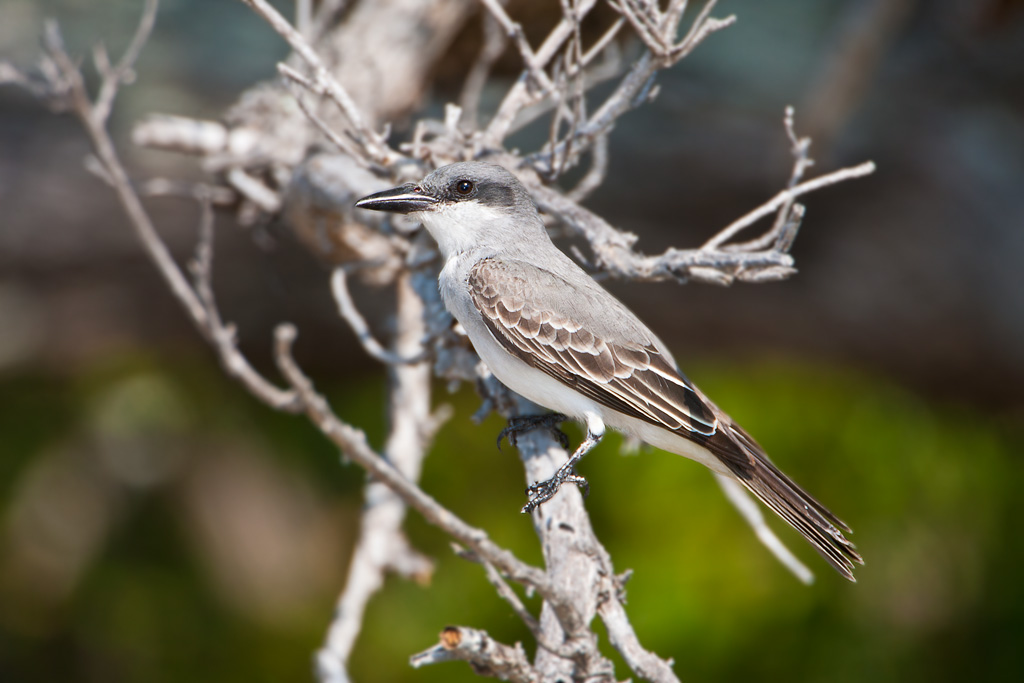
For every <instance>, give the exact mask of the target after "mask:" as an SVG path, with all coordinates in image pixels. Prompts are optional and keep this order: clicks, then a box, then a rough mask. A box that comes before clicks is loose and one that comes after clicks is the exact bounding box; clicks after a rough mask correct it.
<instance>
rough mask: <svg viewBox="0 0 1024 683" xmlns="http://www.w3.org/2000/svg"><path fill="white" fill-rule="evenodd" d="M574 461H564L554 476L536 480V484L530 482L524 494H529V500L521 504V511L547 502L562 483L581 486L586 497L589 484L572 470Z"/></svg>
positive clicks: (531, 510)
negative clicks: (564, 463)
mask: <svg viewBox="0 0 1024 683" xmlns="http://www.w3.org/2000/svg"><path fill="white" fill-rule="evenodd" d="M574 464H575V463H566V465H563V466H562V467H560V468H559V469H558V471H557V472H555V476H553V477H551V478H550V479H545V480H544V481H538V482H537V483H536V484H530V486H529V487H528V488H527V489H526V495H527V496H529V500H528V501H527V502H526V505H524V506H523V509H522V512H533V511H534V510H536V509H537V508H538V507H540V506H541V505H542V504H543V503H546V502H548V501H549V500H551V499H552V498H554V496H555V494H556V493H558V489H560V488H561V487H562V484H576V485H577V486H582V487H583V497H584V498H586V497H587V496H589V495H590V484H589V483H587V480H586V479H584V478H583V477H581V476H580V475H578V474H576V472H574V471H573V467H572V465H574Z"/></svg>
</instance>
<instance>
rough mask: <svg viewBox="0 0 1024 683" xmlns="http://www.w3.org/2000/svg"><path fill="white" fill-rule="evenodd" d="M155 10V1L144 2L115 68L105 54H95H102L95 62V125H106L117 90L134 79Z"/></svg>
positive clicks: (150, 31)
mask: <svg viewBox="0 0 1024 683" xmlns="http://www.w3.org/2000/svg"><path fill="white" fill-rule="evenodd" d="M156 9H157V0H146V5H145V7H144V8H143V10H142V19H141V20H140V21H139V26H138V28H137V29H136V30H135V35H133V36H132V40H131V42H130V43H129V44H128V48H127V49H126V50H125V51H124V54H123V55H121V59H120V60H118V62H117V66H115V67H111V66H110V62H109V60H108V59H106V52H97V54H102V55H103V58H102V60H99V59H98V60H96V70H97V71H98V72H99V74H100V90H99V94H98V95H97V96H96V101H95V103H94V104H93V112H92V115H93V116H94V117H95V124H96V125H98V126H103V125H105V124H106V122H107V119H108V118H109V117H110V109H111V107H113V105H114V98H115V97H116V96H117V89H118V88H119V87H120V86H121V85H122V84H127V83H130V82H131V81H132V80H133V79H134V77H135V75H134V66H135V62H136V60H137V59H138V58H139V53H141V52H142V47H143V46H144V45H145V44H146V41H147V40H149V34H150V33H152V31H153V24H154V23H155V22H156Z"/></svg>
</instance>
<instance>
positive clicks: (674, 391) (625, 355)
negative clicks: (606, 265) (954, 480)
mask: <svg viewBox="0 0 1024 683" xmlns="http://www.w3.org/2000/svg"><path fill="white" fill-rule="evenodd" d="M468 284H469V293H470V298H471V299H472V301H473V303H474V305H475V306H476V307H477V309H478V310H479V311H480V313H481V314H482V316H483V319H484V322H485V324H486V325H487V328H488V329H489V330H490V332H491V334H492V335H493V336H494V338H495V339H496V340H497V341H498V343H500V344H501V345H502V346H503V347H504V348H505V349H506V350H507V351H508V352H509V353H511V354H512V355H514V356H516V357H517V358H519V359H520V360H522V361H524V362H525V363H527V364H529V365H531V366H533V367H535V368H537V369H539V370H541V371H542V372H545V373H547V374H548V375H551V376H552V377H554V378H555V379H557V380H559V381H561V382H563V383H565V384H567V385H569V386H572V387H573V388H575V389H576V390H577V391H579V392H580V393H581V394H584V395H586V396H588V397H590V398H591V399H593V400H594V401H597V402H598V403H600V404H601V405H604V406H607V407H609V408H612V409H614V410H617V411H619V412H620V413H624V414H626V415H629V416H631V417H635V418H637V419H640V420H643V421H645V422H649V423H651V424H654V425H657V426H660V427H664V428H665V429H669V430H671V431H673V432H676V433H677V434H679V435H680V436H683V437H686V438H688V439H691V440H692V441H695V442H697V443H699V444H701V445H702V446H704V447H705V448H707V449H708V450H709V451H710V452H711V453H713V454H714V455H715V456H717V457H718V458H719V460H721V461H722V463H723V464H725V465H726V467H728V468H729V470H730V471H731V472H732V473H733V474H734V475H735V477H736V478H737V480H739V481H740V483H742V484H743V485H744V486H746V487H747V489H748V490H750V492H751V493H753V494H754V495H755V496H757V497H758V498H759V499H760V500H761V501H762V502H763V503H765V504H766V505H767V506H768V507H769V508H771V509H772V510H774V511H775V512H776V513H777V514H778V515H779V516H780V517H782V518H783V519H784V520H786V522H788V523H789V524H790V525H792V526H793V527H794V528H795V529H796V530H797V531H799V532H800V533H801V534H803V536H804V537H805V538H807V540H808V541H810V542H811V544H812V545H813V546H814V547H815V549H817V551H818V552H819V553H821V555H822V556H823V557H824V558H825V559H826V560H828V561H829V563H830V564H832V566H833V567H835V569H836V570H837V571H839V573H840V574H842V575H843V576H845V577H846V578H848V579H850V580H851V581H853V580H854V577H853V572H852V570H853V567H854V564H855V563H856V564H863V560H862V559H861V557H860V555H859V554H858V553H857V551H856V549H855V547H854V546H853V544H851V543H850V542H849V541H848V540H846V538H845V537H844V536H843V533H842V532H843V531H849V530H850V529H849V527H848V526H846V524H844V523H843V522H842V520H840V519H839V518H838V517H836V516H835V515H834V514H832V512H830V511H829V510H828V509H827V508H826V507H825V506H824V505H822V504H821V503H819V502H818V501H817V500H815V499H814V497H812V496H811V495H810V494H808V493H807V492H806V491H804V490H803V489H802V488H800V487H799V486H798V485H797V484H796V483H795V482H793V480H791V479H790V478H789V477H788V476H786V475H785V474H784V473H783V472H782V471H780V470H779V469H778V468H777V467H776V466H775V465H774V464H773V463H772V462H771V460H770V459H769V458H768V455H767V454H766V453H765V452H764V449H763V448H761V446H760V445H759V444H758V443H757V442H756V441H754V439H753V438H751V437H750V435H749V434H747V433H746V432H745V431H744V430H743V429H742V428H741V427H740V426H739V425H737V424H736V423H734V422H733V421H732V419H730V418H729V416H728V415H726V414H725V413H723V412H722V411H721V410H719V409H718V408H717V407H716V406H715V405H714V404H713V403H711V401H709V400H708V399H707V398H705V397H704V395H703V394H702V393H701V392H700V391H699V390H698V389H697V388H696V387H694V386H693V385H692V384H691V383H690V381H689V380H687V379H686V377H684V376H683V375H682V374H681V373H680V372H679V370H678V369H677V368H676V367H675V365H674V364H673V363H672V361H671V360H670V359H668V358H666V356H665V354H663V353H662V352H661V351H659V349H658V346H659V344H658V343H657V342H656V341H655V339H654V336H653V335H652V334H651V333H650V332H648V331H647V330H646V328H645V327H644V326H643V325H642V324H641V323H640V322H639V321H637V320H636V318H635V317H634V316H633V315H632V313H630V312H629V311H628V309H626V308H625V307H624V306H622V304H620V303H619V302H618V301H617V300H616V299H614V298H613V297H612V296H611V295H610V294H608V293H607V292H605V291H604V290H602V289H600V287H597V286H596V285H593V284H592V283H591V284H589V285H588V284H587V282H586V281H582V280H581V281H580V282H577V283H576V284H575V285H573V284H570V283H569V282H568V281H566V280H565V279H563V278H562V277H560V276H557V275H554V274H553V273H550V272H548V271H546V270H543V269H541V268H537V267H536V266H531V265H530V264H527V263H523V262H521V261H511V260H499V259H494V258H489V259H484V260H482V261H480V262H479V263H477V264H476V265H475V266H473V268H472V269H470V271H469V277H468Z"/></svg>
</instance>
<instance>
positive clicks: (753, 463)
mask: <svg viewBox="0 0 1024 683" xmlns="http://www.w3.org/2000/svg"><path fill="white" fill-rule="evenodd" d="M722 427H723V429H721V430H720V431H719V432H718V433H717V434H715V435H714V436H712V437H711V438H710V439H708V440H707V441H706V442H705V446H706V447H707V448H709V449H710V450H711V451H712V452H714V453H715V454H716V455H718V456H720V457H721V458H722V460H723V462H724V463H725V464H726V465H727V466H728V467H729V470H730V471H731V472H732V473H733V475H735V477H736V479H737V480H739V482H740V483H741V484H743V485H744V486H745V487H747V489H748V490H749V491H750V492H751V493H753V494H754V495H755V496H757V498H758V499H759V500H760V501H761V502H762V503H764V504H765V505H767V506H768V507H769V508H771V509H772V510H773V511H774V512H775V513H776V514H777V515H778V516H779V517H781V518H782V519H784V520H786V522H787V523H788V524H789V525H790V526H792V527H793V528H794V529H796V530H797V531H799V532H800V533H801V534H802V535H803V537H804V538H806V539H807V540H808V541H809V542H810V543H811V545H813V546H814V549H815V550H817V551H818V552H819V553H820V554H821V556H822V557H824V558H825V559H826V560H828V562H829V564H831V565H832V566H833V567H834V568H835V570H836V571H837V572H839V573H840V574H842V575H843V576H844V577H846V578H847V579H849V580H850V581H856V580H857V579H856V578H854V576H853V569H854V564H855V563H856V564H864V560H863V559H862V558H861V556H860V554H859V553H857V549H856V546H854V545H853V544H852V543H850V542H849V541H848V540H846V538H845V537H844V536H843V531H846V532H850V527H848V526H847V525H846V524H844V523H843V521H842V520H840V519H839V518H838V517H836V516H835V515H834V514H832V513H831V512H830V511H829V510H828V508H826V507H825V506H824V505H822V504H821V503H819V502H818V501H817V500H815V499H814V498H813V497H812V496H811V495H810V494H808V493H807V492H806V491H804V490H803V489H802V488H800V487H799V486H798V485H797V484H796V483H795V482H794V481H793V480H792V479H790V478H789V477H787V476H786V475H785V474H783V473H782V471H780V470H779V468H777V467H776V466H775V465H774V464H772V462H771V460H769V459H768V456H767V455H766V454H765V452H764V450H763V449H762V448H761V447H760V446H759V445H758V444H757V442H756V441H754V440H753V439H752V438H750V435H749V434H747V433H746V432H745V431H743V429H742V428H740V427H739V426H737V425H733V424H728V423H725V422H724V421H723V424H722Z"/></svg>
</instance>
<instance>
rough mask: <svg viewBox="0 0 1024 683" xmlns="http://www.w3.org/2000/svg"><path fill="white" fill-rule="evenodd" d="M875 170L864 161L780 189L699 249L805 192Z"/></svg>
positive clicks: (710, 246)
mask: <svg viewBox="0 0 1024 683" xmlns="http://www.w3.org/2000/svg"><path fill="white" fill-rule="evenodd" d="M874 172H875V164H874V162H873V161H865V162H864V163H862V164H857V165H856V166H850V167H847V168H841V169H839V170H838V171H833V172H832V173H827V174H825V175H823V176H818V177H817V178H815V179H814V180H808V181H806V182H803V183H800V184H799V185H796V186H794V187H791V188H787V189H785V190H782V191H781V192H779V193H778V194H777V195H775V196H774V197H772V198H771V199H770V200H768V201H767V202H765V203H764V204H762V205H761V206H759V207H757V208H756V209H754V210H753V211H751V212H750V213H748V214H746V215H745V216H742V217H740V218H737V219H736V220H735V221H733V222H732V223H730V224H729V225H727V226H726V227H725V228H723V229H722V230H721V231H720V232H719V233H717V234H716V235H715V236H714V237H712V238H711V239H709V240H708V241H707V242H705V243H704V244H702V245H701V249H714V248H716V247H719V246H721V245H722V244H725V243H726V242H728V241H729V240H730V239H732V238H733V237H735V236H736V234H737V233H739V232H740V231H741V230H743V229H744V228H746V227H748V226H750V225H753V224H754V223H755V222H757V220H758V219H760V218H764V217H765V216H767V215H768V214H770V213H772V212H773V211H775V210H776V209H778V208H779V207H780V206H783V205H784V204H785V203H786V202H791V201H792V200H793V199H795V198H796V197H799V196H800V195H803V194H807V193H808V192H814V191H815V190H820V189H821V188H823V187H828V186H829V185H835V184H836V183H841V182H843V181H844V180H850V179H852V178H863V177H864V176H866V175H871V174H872V173H874Z"/></svg>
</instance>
